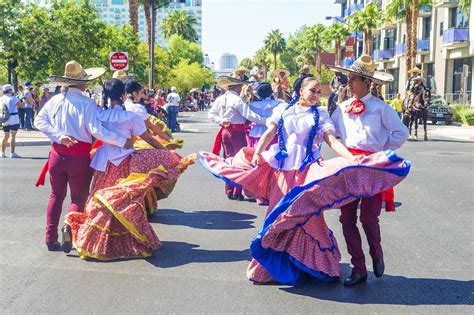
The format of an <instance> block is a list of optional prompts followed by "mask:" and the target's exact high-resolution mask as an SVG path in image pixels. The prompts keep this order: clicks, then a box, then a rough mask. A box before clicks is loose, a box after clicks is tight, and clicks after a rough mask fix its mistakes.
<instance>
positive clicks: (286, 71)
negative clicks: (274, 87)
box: [273, 68, 290, 77]
mask: <svg viewBox="0 0 474 315" xmlns="http://www.w3.org/2000/svg"><path fill="white" fill-rule="evenodd" d="M280 72H284V73H285V77H289V76H290V71H288V70H287V69H283V68H281V69H275V71H273V75H274V76H276V77H278V76H280Z"/></svg>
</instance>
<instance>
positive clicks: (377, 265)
mask: <svg viewBox="0 0 474 315" xmlns="http://www.w3.org/2000/svg"><path fill="white" fill-rule="evenodd" d="M384 271H385V264H384V262H383V258H380V259H377V260H375V261H374V275H375V276H376V277H377V278H380V277H381V276H383V272H384Z"/></svg>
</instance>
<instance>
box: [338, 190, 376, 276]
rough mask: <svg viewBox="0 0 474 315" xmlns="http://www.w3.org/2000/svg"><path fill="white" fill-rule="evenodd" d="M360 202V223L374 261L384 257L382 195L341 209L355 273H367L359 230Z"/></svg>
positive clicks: (341, 220) (344, 232)
mask: <svg viewBox="0 0 474 315" xmlns="http://www.w3.org/2000/svg"><path fill="white" fill-rule="evenodd" d="M359 202H360V222H361V223H362V227H363V229H364V232H365V235H366V236H367V241H368V243H369V247H370V256H371V257H372V260H377V259H380V258H382V257H383V251H382V245H381V238H380V226H379V216H380V212H381V210H382V193H380V194H377V195H375V196H373V197H370V198H360V199H357V200H354V201H353V202H351V203H348V204H346V205H344V206H342V207H341V216H340V217H339V221H340V222H341V223H342V232H343V234H344V238H345V240H346V245H347V251H348V252H349V254H350V255H351V256H352V259H351V263H352V265H353V266H354V271H356V272H359V273H366V272H367V269H366V267H365V256H364V251H363V250H362V240H361V237H360V233H359V229H358V228H357V208H358V206H359Z"/></svg>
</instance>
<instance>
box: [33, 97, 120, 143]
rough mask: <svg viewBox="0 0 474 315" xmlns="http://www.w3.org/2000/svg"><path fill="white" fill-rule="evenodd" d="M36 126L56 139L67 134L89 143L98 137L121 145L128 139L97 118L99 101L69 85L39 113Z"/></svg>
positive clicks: (59, 141) (54, 140)
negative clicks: (108, 127)
mask: <svg viewBox="0 0 474 315" xmlns="http://www.w3.org/2000/svg"><path fill="white" fill-rule="evenodd" d="M35 127H36V128H38V129H39V130H40V131H41V132H42V133H44V134H45V135H46V136H48V138H49V139H51V141H52V142H56V143H61V138H62V137H63V136H70V137H73V138H74V139H76V140H78V141H82V142H87V143H92V137H94V138H97V139H99V140H101V141H103V142H105V143H110V144H113V145H116V146H119V147H123V146H124V145H125V142H126V141H127V139H126V138H124V137H121V136H119V135H117V134H116V133H114V132H111V131H109V130H107V129H106V128H105V127H103V126H102V124H101V122H100V121H99V119H98V118H97V104H96V103H95V102H94V101H93V100H92V99H90V98H88V97H86V96H84V95H82V91H81V90H79V89H76V88H69V89H68V91H67V93H66V95H64V94H58V95H56V96H54V97H53V98H51V99H50V100H49V101H48V102H46V104H45V105H44V107H43V108H42V109H41V111H40V112H39V113H38V115H37V116H36V119H35Z"/></svg>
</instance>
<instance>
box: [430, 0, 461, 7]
mask: <svg viewBox="0 0 474 315" xmlns="http://www.w3.org/2000/svg"><path fill="white" fill-rule="evenodd" d="M458 5H459V0H433V7H435V8H455V7H457V6H458Z"/></svg>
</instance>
